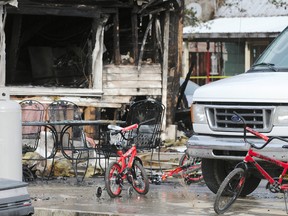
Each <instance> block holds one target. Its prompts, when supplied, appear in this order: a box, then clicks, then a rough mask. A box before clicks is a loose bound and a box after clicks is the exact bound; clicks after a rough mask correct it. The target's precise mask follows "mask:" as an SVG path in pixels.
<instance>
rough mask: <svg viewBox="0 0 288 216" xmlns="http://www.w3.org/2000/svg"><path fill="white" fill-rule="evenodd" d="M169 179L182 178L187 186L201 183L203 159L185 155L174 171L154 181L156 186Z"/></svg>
mask: <svg viewBox="0 0 288 216" xmlns="http://www.w3.org/2000/svg"><path fill="white" fill-rule="evenodd" d="M168 177H181V178H183V179H184V182H185V183H186V184H187V185H190V184H191V183H196V182H200V181H201V180H202V179H203V176H202V172H201V159H200V158H192V157H190V155H189V154H188V153H186V151H185V153H184V155H182V157H181V158H180V160H179V166H178V167H176V168H175V169H173V170H169V171H166V172H164V173H163V174H162V175H160V176H159V175H157V176H155V177H154V178H153V179H152V182H153V183H155V184H161V182H162V181H166V179H167V178H168Z"/></svg>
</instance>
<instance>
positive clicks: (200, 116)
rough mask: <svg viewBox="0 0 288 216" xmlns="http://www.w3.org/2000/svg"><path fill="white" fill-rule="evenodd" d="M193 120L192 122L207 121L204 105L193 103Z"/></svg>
mask: <svg viewBox="0 0 288 216" xmlns="http://www.w3.org/2000/svg"><path fill="white" fill-rule="evenodd" d="M191 120H192V123H196V124H205V123H206V122H207V120H206V115H205V109H204V105H201V104H192V106H191Z"/></svg>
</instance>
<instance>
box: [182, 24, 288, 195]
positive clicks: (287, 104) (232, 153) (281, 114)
mask: <svg viewBox="0 0 288 216" xmlns="http://www.w3.org/2000/svg"><path fill="white" fill-rule="evenodd" d="M287 90H288V28H286V29H285V30H284V31H283V32H282V33H281V34H280V35H279V36H278V37H277V38H276V39H275V40H274V41H273V42H272V43H271V45H270V46H269V47H268V48H267V49H266V50H265V51H264V52H263V54H262V55H261V56H260V58H259V59H258V60H257V61H256V62H255V64H254V65H253V66H252V67H251V69H249V70H248V71H247V72H245V73H243V74H240V75H237V76H234V77H231V78H226V79H223V80H220V81H216V82H213V83H210V84H207V85H204V86H201V87H200V88H198V89H196V91H195V92H194V95H193V104H192V109H191V110H192V122H193V129H194V133H195V134H194V135H193V136H192V137H191V138H190V139H189V141H188V143H187V149H188V150H187V151H188V153H189V154H190V155H191V156H193V157H201V158H202V172H203V176H204V180H205V182H206V185H207V186H208V188H209V189H210V190H211V191H212V192H214V193H216V192H217V190H218V188H219V186H220V184H221V182H222V181H223V179H224V178H225V176H226V175H227V174H228V173H229V172H230V171H231V169H233V167H234V166H235V165H236V163H238V162H239V161H240V160H242V159H243V156H244V155H245V154H246V150H247V149H248V146H246V145H245V143H244V141H243V128H242V125H240V124H239V123H236V122H232V121H231V116H232V113H233V112H234V111H236V112H237V113H239V114H241V115H242V116H243V117H244V118H245V120H246V121H247V122H248V125H249V126H250V127H251V128H253V129H256V130H257V131H259V132H261V133H264V134H265V135H267V136H281V137H287V138H288V91H287ZM251 140H252V142H255V143H257V142H260V143H261V142H262V141H261V140H259V139H257V138H255V137H252V136H251ZM253 140H254V141H253ZM286 144H287V143H286ZM282 145H283V143H281V142H280V141H275V142H273V143H270V144H269V145H268V146H267V147H265V148H264V149H263V150H261V151H262V153H263V154H266V155H269V156H270V157H274V158H277V159H281V160H283V161H288V150H287V149H282ZM264 166H265V164H264ZM267 166H268V165H267ZM267 168H268V170H269V173H271V174H272V175H273V176H275V177H277V176H279V170H278V169H277V168H276V167H274V166H269V167H267ZM250 174H251V175H250V177H249V178H248V179H247V180H246V184H245V186H244V189H243V191H242V195H247V194H249V193H251V192H253V191H254V190H255V189H256V188H257V186H258V185H259V183H260V180H261V176H259V175H257V172H253V170H251V172H250Z"/></svg>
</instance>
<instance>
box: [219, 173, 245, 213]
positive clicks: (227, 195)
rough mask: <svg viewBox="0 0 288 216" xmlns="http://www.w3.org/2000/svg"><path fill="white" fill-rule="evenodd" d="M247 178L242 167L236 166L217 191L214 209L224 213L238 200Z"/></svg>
mask: <svg viewBox="0 0 288 216" xmlns="http://www.w3.org/2000/svg"><path fill="white" fill-rule="evenodd" d="M245 179H246V173H245V171H244V170H243V169H242V168H235V169H234V170H232V171H231V172H230V173H229V174H228V175H227V177H226V178H225V179H224V181H223V182H222V184H221V185H220V187H219V190H218V191H217V195H216V198H215V202H214V211H215V212H216V213H217V214H223V213H224V212H226V211H227V210H228V209H229V208H230V207H231V205H232V204H233V203H234V202H235V201H236V199H237V198H238V196H239V195H240V193H241V191H242V189H243V187H244V183H245Z"/></svg>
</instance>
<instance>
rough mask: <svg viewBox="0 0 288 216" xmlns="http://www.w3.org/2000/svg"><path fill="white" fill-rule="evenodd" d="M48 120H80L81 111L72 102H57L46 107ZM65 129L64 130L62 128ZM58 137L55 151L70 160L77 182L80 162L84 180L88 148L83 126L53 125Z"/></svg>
mask: <svg viewBox="0 0 288 216" xmlns="http://www.w3.org/2000/svg"><path fill="white" fill-rule="evenodd" d="M47 115H48V120H49V121H50V122H57V121H69V120H82V112H81V109H80V108H79V107H78V106H77V105H76V104H75V103H73V102H71V101H67V100H57V101H54V102H52V103H51V104H49V106H48V107H47ZM64 127H65V128H64ZM55 129H56V131H57V136H58V142H59V143H58V144H56V146H57V150H59V151H62V154H63V155H64V157H65V158H67V159H68V160H71V162H72V166H73V169H74V172H75V175H76V177H77V180H78V173H80V171H79V169H78V168H79V167H78V165H79V163H80V162H82V164H84V166H82V168H84V170H82V179H81V180H83V179H84V177H85V174H86V172H87V168H88V161H89V148H88V146H87V140H86V136H85V133H84V130H83V126H71V127H67V125H66V126H64V125H55Z"/></svg>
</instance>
